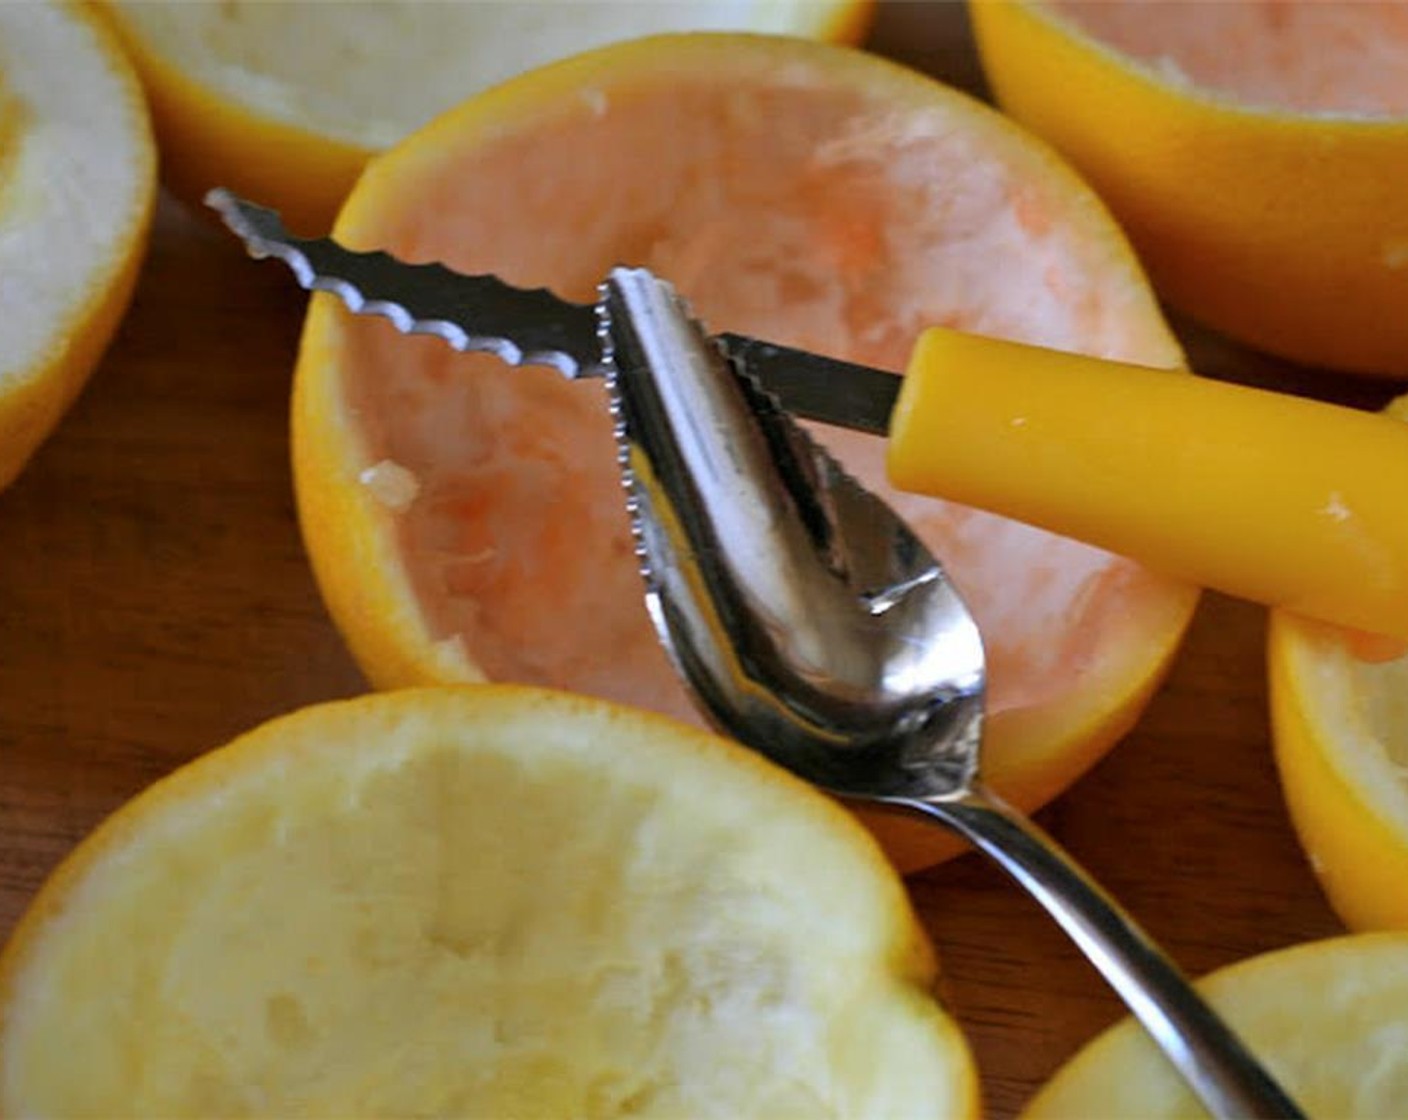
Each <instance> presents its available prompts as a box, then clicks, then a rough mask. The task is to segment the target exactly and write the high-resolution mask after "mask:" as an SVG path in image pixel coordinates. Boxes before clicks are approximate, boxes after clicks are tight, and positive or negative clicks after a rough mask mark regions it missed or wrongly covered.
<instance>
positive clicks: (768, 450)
mask: <svg viewBox="0 0 1408 1120" xmlns="http://www.w3.org/2000/svg"><path fill="white" fill-rule="evenodd" d="M601 319H602V339H603V342H604V344H605V345H604V349H605V354H606V358H607V364H608V369H609V372H608V377H607V382H608V386H609V389H610V392H611V397H612V401H613V405H614V407H615V410H616V416H617V421H618V423H617V436H618V440H619V446H620V455H621V463H622V468H623V471H624V474H625V477H626V481H627V488H628V491H629V494H630V501H629V505H630V509H631V515H632V521H633V524H634V527H635V532H636V541H637V553H638V555H639V557H640V562H641V570H642V573H643V575H644V577H645V581H646V587H647V592H646V594H647V601H648V603H649V607H650V614H651V617H652V619H653V620H654V623H655V626H656V629H657V631H658V632H659V634H660V638H661V640H662V641H663V642H664V644H665V646H666V647H667V649H668V650H669V651H670V653H671V656H672V657H673V659H674V661H675V664H676V666H677V667H678V669H679V671H680V673H681V674H682V675H683V676H684V677H685V679H686V680H687V681H688V682H689V683H690V685H691V686H692V687H693V689H694V691H695V694H696V696H697V697H698V699H699V701H700V703H701V704H702V705H703V706H704V707H705V709H706V710H707V711H708V712H709V714H710V715H711V716H712V718H713V719H714V720H715V722H716V723H717V724H718V725H719V726H720V727H721V728H722V729H723V730H725V731H726V732H728V733H729V734H730V735H732V736H733V737H735V738H736V739H738V740H740V741H741V742H743V743H746V744H748V745H749V746H751V747H753V748H754V749H756V750H758V751H759V752H760V753H762V754H764V755H766V756H767V757H768V758H771V759H772V760H773V761H775V762H778V763H780V764H782V765H783V766H785V767H787V768H788V769H789V770H791V771H793V772H794V773H795V774H798V775H799V776H801V777H803V778H805V779H807V780H809V781H811V782H814V783H816V784H817V785H819V786H821V787H823V788H825V789H827V790H829V791H831V792H832V793H835V794H839V795H841V796H844V797H853V798H863V799H866V800H869V801H874V802H880V803H882V804H885V805H888V806H891V807H893V808H895V809H897V810H902V811H906V812H909V813H911V814H916V815H918V816H920V817H923V818H925V819H928V820H931V821H934V822H937V823H939V824H941V825H943V826H945V827H947V828H951V829H954V830H955V831H957V832H959V833H961V834H962V835H963V836H965V837H966V838H968V839H969V840H970V841H972V842H973V844H975V845H976V846H977V847H978V848H980V849H981V850H982V851H984V852H986V853H987V854H988V855H989V856H991V857H992V858H993V859H995V860H996V861H997V862H998V863H999V864H1000V865H1001V866H1002V868H1003V869H1004V870H1005V871H1007V872H1008V873H1009V874H1010V875H1011V876H1012V877H1013V878H1015V879H1016V880H1017V881H1018V882H1019V883H1021V884H1022V886H1024V887H1026V888H1027V890H1029V891H1030V892H1031V893H1032V894H1033V895H1034V896H1035V897H1036V898H1037V899H1038V900H1039V901H1040V902H1041V903H1042V905H1043V906H1045V907H1046V909H1047V911H1048V912H1049V913H1050V914H1051V915H1052V917H1054V918H1055V919H1056V921H1057V922H1058V923H1060V925H1061V926H1062V928H1063V929H1065V930H1066V932H1067V933H1068V934H1069V935H1070V936H1071V938H1072V939H1073V940H1074V941H1075V942H1076V944H1077V945H1079V946H1080V948H1081V949H1082V950H1083V951H1084V952H1085V954H1086V955H1087V956H1088V957H1089V958H1090V960H1091V961H1092V962H1093V963H1094V965H1095V966H1096V967H1097V968H1098V969H1099V970H1100V971H1101V972H1102V973H1103V974H1104V976H1105V978H1106V979H1107V980H1108V981H1109V982H1110V984H1111V985H1112V986H1113V987H1114V988H1115V990H1116V991H1118V992H1119V994H1120V995H1121V996H1122V997H1123V998H1124V1000H1125V1002H1126V1003H1128V1004H1129V1006H1130V1008H1131V1009H1132V1010H1133V1011H1134V1013H1135V1015H1136V1016H1138V1018H1139V1019H1140V1021H1141V1022H1143V1024H1144V1026H1145V1027H1146V1028H1147V1029H1148V1031H1149V1033H1150V1034H1151V1035H1152V1036H1153V1038H1154V1040H1155V1041H1156V1042H1157V1043H1158V1044H1159V1045H1160V1046H1161V1047H1162V1048H1163V1050H1164V1052H1165V1053H1166V1054H1167V1055H1168V1057H1169V1059H1170V1060H1171V1061H1172V1062H1173V1063H1174V1065H1175V1066H1177V1068H1178V1069H1179V1071H1180V1072H1181V1073H1182V1074H1183V1076H1184V1077H1185V1078H1186V1079H1187V1081H1188V1083H1189V1084H1190V1086H1191V1087H1192V1088H1193V1090H1194V1092H1195V1093H1196V1094H1197V1095H1198V1097H1199V1098H1200V1099H1201V1100H1202V1102H1203V1103H1204V1104H1205V1105H1206V1106H1207V1107H1208V1108H1209V1109H1210V1110H1211V1111H1212V1113H1213V1114H1214V1115H1216V1116H1224V1117H1230V1116H1253V1117H1296V1116H1300V1115H1301V1113H1300V1112H1299V1111H1298V1109H1297V1108H1296V1106H1295V1105H1294V1104H1293V1103H1292V1102H1291V1100H1290V1099H1289V1098H1288V1097H1287V1096H1286V1095H1285V1093H1284V1092H1283V1091H1282V1090H1281V1089H1280V1088H1279V1087H1278V1086H1277V1085H1276V1084H1275V1082H1274V1081H1273V1080H1272V1079H1271V1078H1270V1076H1269V1075H1268V1074H1267V1073H1266V1072H1265V1070H1263V1069H1262V1068H1261V1066H1260V1065H1258V1063H1257V1061H1256V1059H1255V1058H1254V1057H1253V1056H1252V1055H1251V1054H1250V1052H1248V1050H1247V1049H1246V1048H1245V1046H1244V1045H1243V1044H1242V1043H1241V1042H1240V1040H1239V1039H1238V1038H1237V1037H1236V1036H1235V1035H1234V1034H1233V1033H1232V1032H1231V1031H1230V1030H1229V1029H1228V1027H1227V1026H1226V1025H1225V1024H1224V1023H1223V1022H1222V1021H1221V1020H1220V1019H1219V1018H1218V1017H1217V1016H1216V1015H1215V1014H1214V1013H1213V1012H1212V1010H1211V1009H1210V1008H1209V1007H1208V1006H1207V1005H1206V1004H1205V1003H1204V1002H1203V1001H1202V1000H1201V999H1200V998H1199V996H1198V995H1197V994H1196V993H1195V992H1194V991H1193V989H1192V988H1191V987H1190V986H1189V985H1188V983H1187V981H1186V980H1185V979H1184V978H1183V977H1182V976H1181V975H1180V973H1179V972H1178V970H1177V968H1176V967H1175V966H1174V965H1173V963H1172V962H1171V961H1170V960H1169V959H1168V957H1167V956H1165V955H1164V953H1163V952H1162V951H1161V950H1160V949H1159V948H1158V947H1157V946H1156V945H1155V944H1154V943H1153V942H1152V941H1151V940H1150V939H1149V938H1148V936H1147V935H1145V934H1144V933H1143V932H1142V931H1141V930H1140V929H1139V928H1138V926H1136V924H1135V923H1134V921H1133V920H1132V919H1131V918H1130V917H1129V916H1128V915H1127V914H1126V913H1125V912H1124V911H1123V910H1122V909H1121V908H1120V907H1119V905H1118V904H1117V903H1116V902H1115V901H1114V900H1113V899H1112V898H1111V897H1110V896H1109V895H1107V894H1106V893H1105V892H1104V891H1103V890H1102V889H1101V888H1100V887H1099V886H1097V885H1096V884H1095V882H1094V881H1093V880H1092V879H1091V878H1090V877H1089V876H1088V875H1087V874H1085V872H1084V871H1082V870H1081V869H1080V867H1079V866H1078V865H1077V864H1076V863H1075V861H1074V860H1073V859H1072V858H1071V857H1070V856H1069V855H1067V854H1066V853H1065V852H1064V851H1063V850H1062V849H1061V848H1060V847H1059V846H1058V845H1057V844H1056V842H1055V841H1054V840H1052V839H1051V837H1049V836H1048V835H1046V833H1045V832H1043V831H1042V830H1041V829H1040V828H1038V827H1037V826H1036V825H1035V824H1034V823H1032V822H1031V821H1029V820H1027V819H1026V818H1024V817H1023V816H1021V815H1020V814H1019V813H1017V812H1016V811H1015V810H1013V809H1012V808H1010V807H1009V806H1007V805H1006V804H1004V803H1003V802H1002V800H1001V799H1000V798H998V797H997V796H996V795H995V794H994V793H993V792H992V791H991V790H989V789H987V788H986V787H985V786H984V785H983V784H982V781H981V778H980V774H979V755H980V750H979V748H980V744H981V741H982V721H983V692H984V680H985V672H984V659H983V647H982V641H981V639H980V636H979V634H978V629H977V626H976V625H975V624H974V622H973V619H972V616H971V615H970V614H969V612H968V609H967V608H966V607H965V606H964V604H963V602H962V600H961V599H960V598H959V596H958V594H957V592H956V591H955V590H954V588H953V586H952V584H950V583H949V581H948V579H947V578H946V577H945V575H944V572H943V569H942V568H941V567H940V565H939V563H938V561H936V560H935V559H934V557H933V556H932V555H930V554H929V552H928V550H927V549H926V548H925V547H924V545H923V544H922V543H921V542H920V541H919V539H918V538H917V537H916V536H915V535H914V534H913V533H912V532H911V531H910V530H909V528H908V526H906V525H905V523H904V522H903V521H902V520H901V519H900V518H899V517H898V516H897V515H896V514H895V513H894V512H893V511H892V510H890V509H889V507H888V506H886V505H885V504H884V503H883V502H881V501H880V500H879V499H878V498H876V497H875V496H874V495H873V494H871V493H870V492H869V491H867V490H865V489H863V488H862V487H861V486H860V484H859V483H857V482H856V481H855V480H854V479H852V478H851V477H849V476H848V475H847V474H846V473H845V471H844V470H843V469H842V468H841V467H840V466H839V465H838V464H837V462H836V461H835V460H834V459H833V458H832V457H831V456H830V455H829V454H828V453H827V452H826V451H825V450H824V449H823V448H822V447H821V446H820V445H819V444H817V443H816V442H815V441H814V440H812V439H811V438H810V437H809V436H808V435H807V434H806V433H805V432H804V431H803V430H802V429H801V428H800V427H799V426H798V425H797V424H796V423H795V421H793V420H792V419H791V417H789V416H788V415H787V414H786V412H784V411H783V410H782V409H781V408H780V407H779V406H778V405H777V403H776V402H775V401H774V400H772V399H771V398H770V397H769V396H768V394H767V393H766V392H765V391H764V390H763V389H762V388H761V387H759V386H758V385H757V384H756V383H754V382H752V381H751V380H750V379H749V378H748V377H746V376H742V375H739V373H738V372H737V370H736V368H735V367H734V366H732V365H731V364H730V362H729V360H728V358H727V356H726V350H725V348H723V347H720V346H719V345H718V344H717V343H716V342H715V341H714V340H712V339H710V338H709V337H708V336H707V335H706V334H705V333H704V331H703V330H702V329H701V328H700V327H699V326H698V325H697V324H696V323H695V322H693V321H692V320H691V319H690V317H689V316H688V314H687V313H686V312H685V311H684V310H683V309H682V307H681V305H680V302H679V300H678V299H677V298H676V296H675V294H674V292H673V291H672V290H671V289H670V287H669V286H668V285H667V284H665V283H664V282H662V281H660V280H657V279H656V278H655V277H654V276H652V275H650V274H649V273H647V272H645V271H643V270H638V269H637V270H632V269H616V270H614V271H613V272H612V273H611V276H610V278H609V279H608V280H607V282H606V283H605V285H604V286H603V298H602V303H601Z"/></svg>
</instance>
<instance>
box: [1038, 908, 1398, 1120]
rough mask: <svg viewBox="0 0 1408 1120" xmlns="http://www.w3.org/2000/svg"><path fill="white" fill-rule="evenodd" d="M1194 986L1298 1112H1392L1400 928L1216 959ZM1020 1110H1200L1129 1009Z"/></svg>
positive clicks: (1058, 1113)
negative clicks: (1226, 962)
mask: <svg viewBox="0 0 1408 1120" xmlns="http://www.w3.org/2000/svg"><path fill="white" fill-rule="evenodd" d="M1197 986H1198V990H1199V991H1200V993H1201V994H1202V995H1203V996H1204V997H1205V998H1206V999H1207V1001H1208V1002H1209V1003H1210V1004H1211V1005H1212V1006H1213V1007H1214V1008H1215V1009H1216V1010H1217V1011H1218V1012H1219V1013H1220V1014H1221V1015H1222V1016H1223V1017H1224V1018H1225V1019H1226V1020H1227V1022H1228V1024H1229V1025H1230V1026H1231V1027H1232V1029H1233V1030H1235V1031H1236V1032H1237V1033H1238V1034H1239V1035H1240V1036H1241V1037H1242V1039H1243V1040H1244V1041H1245V1042H1246V1043H1247V1045H1248V1046H1249V1047H1250V1048H1251V1050H1252V1051H1253V1052H1254V1053H1255V1054H1256V1055H1257V1057H1258V1058H1259V1059H1261V1061H1263V1062H1264V1063H1265V1065H1266V1067H1267V1069H1268V1070H1269V1071H1270V1073H1271V1075H1272V1076H1273V1077H1274V1078H1276V1080H1277V1081H1278V1082H1279V1083H1280V1084H1281V1085H1282V1086H1283V1087H1284V1088H1285V1089H1286V1091H1287V1092H1288V1093H1289V1094H1290V1095H1291V1097H1292V1098H1293V1099H1294V1100H1295V1101H1296V1103H1297V1104H1298V1105H1300V1107H1301V1108H1302V1109H1304V1110H1305V1113H1306V1115H1309V1116H1324V1117H1344V1118H1346V1120H1348V1118H1350V1117H1355V1118H1364V1120H1369V1118H1373V1117H1382V1116H1393V1115H1396V1114H1397V1112H1398V1111H1399V1110H1400V1109H1401V1107H1402V1103H1403V1101H1404V1099H1405V1097H1406V1096H1408V1048H1405V1047H1404V1046H1403V1044H1402V1036H1403V1029H1404V1027H1403V1019H1404V1017H1403V1008H1404V1006H1405V1003H1408V935H1404V934H1402V933H1361V934H1351V935H1347V936H1341V937H1335V938H1330V939H1327V940H1323V941H1315V942H1310V943H1307V944H1303V945H1297V946H1294V947H1292V948H1288V949H1281V950H1277V951H1274V952H1270V953H1265V954H1262V955H1260V956H1257V957H1253V958H1251V959H1249V960H1245V961H1241V962H1239V963H1237V964H1234V965H1230V966H1228V967H1226V968H1223V969H1219V970H1218V971H1216V972H1214V973H1212V974H1211V975H1209V976H1207V977H1205V978H1204V979H1202V980H1200V981H1199V982H1198V985H1197ZM1021 1115H1022V1118H1023V1120H1089V1118H1090V1117H1095V1116H1100V1117H1104V1116H1109V1117H1115V1116H1118V1117H1120V1118H1121V1120H1174V1118H1175V1117H1179V1118H1182V1117H1192V1116H1202V1115H1205V1113H1204V1111H1203V1109H1202V1107H1201V1106H1200V1105H1199V1104H1198V1103H1197V1101H1196V1100H1195V1099H1194V1097H1193V1095H1192V1093H1191V1091H1190V1090H1189V1089H1188V1088H1187V1086H1186V1085H1185V1084H1184V1082H1183V1081H1182V1079H1181V1078H1180V1077H1179V1076H1178V1074H1176V1073H1175V1072H1174V1069H1173V1066H1172V1065H1171V1064H1170V1063H1169V1062H1168V1060H1167V1059H1166V1058H1165V1057H1164V1056H1163V1054H1162V1052H1161V1051H1159V1050H1158V1049H1157V1047H1155V1045H1154V1043H1153V1042H1152V1041H1151V1040H1150V1038H1149V1036H1148V1034H1147V1033H1146V1032H1145V1031H1144V1030H1143V1028H1142V1027H1140V1026H1139V1025H1138V1024H1137V1023H1136V1022H1135V1021H1134V1020H1133V1019H1132V1018H1130V1019H1126V1020H1124V1021H1123V1022H1121V1023H1119V1024H1117V1025H1116V1026H1114V1027H1111V1028H1110V1029H1109V1030H1107V1031H1106V1032H1104V1033H1103V1034H1101V1035H1099V1036H1098V1037H1096V1038H1095V1039H1094V1040H1092V1041H1091V1042H1089V1043H1087V1044H1086V1046H1085V1047H1084V1048H1083V1049H1081V1050H1080V1052H1079V1053H1077V1054H1076V1055H1075V1057H1073V1058H1072V1059H1071V1060H1070V1061H1069V1062H1067V1063H1066V1064H1065V1065H1064V1066H1063V1067H1062V1068H1061V1069H1060V1070H1058V1071H1057V1072H1056V1074H1055V1076H1054V1077H1052V1078H1051V1079H1050V1081H1048V1083H1047V1084H1046V1085H1045V1086H1044V1087H1043V1088H1042V1089H1041V1090H1040V1091H1039V1092H1038V1093H1037V1095H1036V1096H1035V1097H1034V1098H1033V1099H1032V1101H1031V1102H1030V1103H1029V1104H1028V1105H1027V1107H1026V1108H1025V1109H1024V1110H1023V1112H1022V1114H1021Z"/></svg>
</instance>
